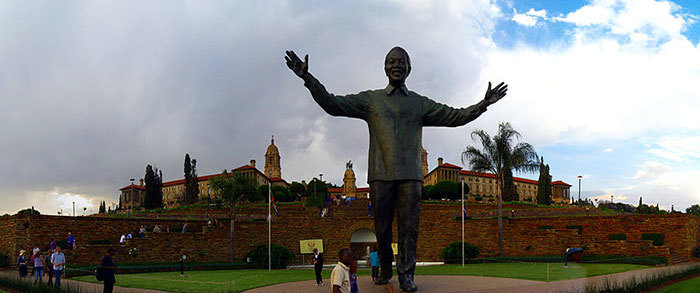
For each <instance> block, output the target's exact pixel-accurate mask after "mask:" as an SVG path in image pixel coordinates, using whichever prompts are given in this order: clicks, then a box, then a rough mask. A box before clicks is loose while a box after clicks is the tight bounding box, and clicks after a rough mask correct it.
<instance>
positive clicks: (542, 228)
mask: <svg viewBox="0 0 700 293" xmlns="http://www.w3.org/2000/svg"><path fill="white" fill-rule="evenodd" d="M537 229H538V230H549V229H552V225H543V226H539V227H537Z"/></svg>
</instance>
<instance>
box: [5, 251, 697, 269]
mask: <svg viewBox="0 0 700 293" xmlns="http://www.w3.org/2000/svg"><path fill="white" fill-rule="evenodd" d="M693 257H700V246H698V247H695V249H693ZM0 267H1V266H0Z"/></svg>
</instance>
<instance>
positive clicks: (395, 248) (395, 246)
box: [391, 243, 399, 255]
mask: <svg viewBox="0 0 700 293" xmlns="http://www.w3.org/2000/svg"><path fill="white" fill-rule="evenodd" d="M391 250H393V251H394V255H399V244H398V243H392V244H391Z"/></svg>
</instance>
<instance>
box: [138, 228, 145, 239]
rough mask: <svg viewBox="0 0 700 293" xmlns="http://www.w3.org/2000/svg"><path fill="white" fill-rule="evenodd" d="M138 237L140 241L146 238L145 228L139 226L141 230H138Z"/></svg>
mask: <svg viewBox="0 0 700 293" xmlns="http://www.w3.org/2000/svg"><path fill="white" fill-rule="evenodd" d="M139 237H141V239H144V238H146V227H144V226H143V225H141V228H139Z"/></svg>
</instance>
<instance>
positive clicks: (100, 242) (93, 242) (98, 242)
mask: <svg viewBox="0 0 700 293" xmlns="http://www.w3.org/2000/svg"><path fill="white" fill-rule="evenodd" d="M110 244H112V242H111V241H109V239H99V240H90V245H110Z"/></svg>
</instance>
